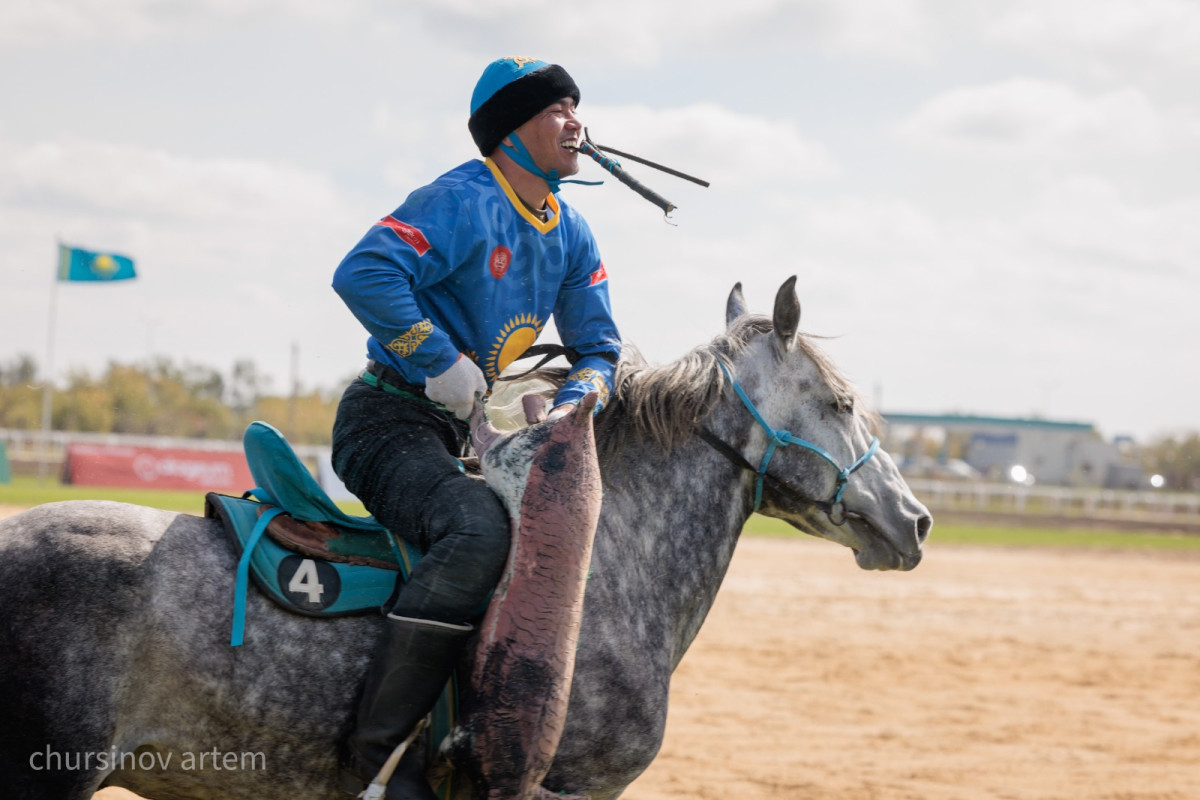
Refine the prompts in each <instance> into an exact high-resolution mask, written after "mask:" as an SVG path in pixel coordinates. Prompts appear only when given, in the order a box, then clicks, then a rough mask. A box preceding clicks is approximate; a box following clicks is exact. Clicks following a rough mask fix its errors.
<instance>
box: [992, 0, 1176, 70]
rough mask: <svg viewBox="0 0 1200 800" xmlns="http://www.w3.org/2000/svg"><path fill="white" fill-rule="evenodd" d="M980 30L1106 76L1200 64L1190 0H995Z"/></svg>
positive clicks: (1061, 61)
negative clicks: (1050, 0)
mask: <svg viewBox="0 0 1200 800" xmlns="http://www.w3.org/2000/svg"><path fill="white" fill-rule="evenodd" d="M990 6H991V7H990V9H989V13H988V14H987V23H988V24H987V25H986V26H985V27H984V28H983V34H984V36H986V37H989V38H991V39H993V40H995V41H1000V42H1004V43H1006V44H1008V45H1010V46H1014V47H1017V48H1019V49H1025V50H1032V51H1034V52H1036V53H1038V54H1039V55H1040V56H1042V57H1043V58H1046V59H1048V60H1050V61H1052V62H1054V63H1058V64H1066V65H1068V66H1072V67H1075V68H1077V69H1079V70H1081V71H1086V72H1089V73H1092V74H1095V75H1098V76H1103V77H1107V78H1110V79H1118V80H1127V79H1128V78H1129V77H1130V72H1131V71H1134V72H1138V73H1144V72H1156V71H1160V70H1167V71H1177V70H1193V69H1195V68H1196V67H1197V66H1200V5H1198V4H1196V3H1195V2H1193V1H1192V0H1054V2H1046V0H996V1H995V2H993V3H991V4H990Z"/></svg>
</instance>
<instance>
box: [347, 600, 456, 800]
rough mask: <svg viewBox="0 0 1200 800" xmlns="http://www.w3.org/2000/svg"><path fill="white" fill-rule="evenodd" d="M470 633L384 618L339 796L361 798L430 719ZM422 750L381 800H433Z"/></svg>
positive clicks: (407, 760)
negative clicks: (389, 760) (399, 748)
mask: <svg viewBox="0 0 1200 800" xmlns="http://www.w3.org/2000/svg"><path fill="white" fill-rule="evenodd" d="M472 630H474V629H473V628H472V627H471V626H470V625H451V624H449V623H446V622H435V621H433V620H423V619H410V618H408V617H395V616H392V615H391V614H389V615H388V616H387V632H386V633H385V634H384V638H383V643H382V646H381V647H380V648H379V650H378V651H377V652H376V654H375V659H374V660H373V661H372V662H371V665H370V667H368V669H367V679H366V683H365V685H364V686H363V693H362V699H361V700H359V705H358V718H357V720H356V721H355V729H354V731H353V732H352V733H351V734H350V737H349V739H347V741H346V753H345V756H344V758H343V763H342V769H341V784H342V789H343V790H345V791H346V792H347V793H349V794H358V793H359V792H361V791H362V790H363V789H364V788H365V787H366V785H367V784H368V783H370V782H371V780H372V779H374V778H375V775H376V774H377V773H378V772H379V769H380V767H382V766H383V762H384V761H386V760H387V757H388V756H390V755H391V754H392V751H393V750H394V749H396V745H398V744H400V742H402V741H404V739H405V737H407V736H408V735H409V734H410V733H411V732H412V730H413V728H414V727H416V725H417V723H418V722H420V721H421V719H422V718H424V717H425V715H426V714H428V713H429V711H430V709H431V708H433V704H434V703H436V702H437V699H438V697H439V696H440V695H441V693H442V690H443V689H444V688H445V686H446V681H447V680H449V678H450V674H451V672H452V671H453V670H454V665H455V663H456V662H457V661H458V657H459V656H460V655H461V654H462V649H463V645H464V643H465V642H466V640H467V638H468V637H469V636H470V635H471V632H472ZM422 749H423V748H418V747H413V748H411V749H410V750H409V751H408V752H406V753H405V754H404V758H403V759H401V761H400V766H399V767H397V768H396V772H395V774H394V775H393V776H392V779H391V781H389V782H388V787H387V794H386V795H385V797H386V800H437V795H435V794H434V792H433V790H432V789H431V788H430V786H429V784H428V783H427V782H426V780H425V775H424V770H423V769H422V768H421V762H423V760H424V759H423V757H422V753H421V752H420V751H421V750H422Z"/></svg>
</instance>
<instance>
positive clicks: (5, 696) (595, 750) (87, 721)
mask: <svg viewBox="0 0 1200 800" xmlns="http://www.w3.org/2000/svg"><path fill="white" fill-rule="evenodd" d="M793 284H794V279H790V280H789V281H788V282H787V283H785V284H784V285H783V287H782V288H781V289H780V291H779V295H778V297H777V298H776V304H775V310H774V314H773V317H772V318H767V317H763V316H758V315H750V314H748V313H746V309H745V307H744V300H743V297H742V293H741V288H740V285H739V286H737V287H735V288H734V291H733V293H732V294H731V295H730V297H729V304H728V306H727V318H728V327H727V330H726V331H725V333H724V334H722V335H720V336H718V337H717V338H715V339H714V340H713V341H712V342H711V343H709V344H706V345H703V346H701V347H698V348H696V349H695V350H693V351H692V352H690V353H689V354H688V355H686V356H684V357H683V358H682V359H680V360H679V361H677V362H674V363H672V364H667V365H664V366H656V367H650V366H647V365H645V364H642V363H633V362H632V361H630V360H628V359H627V360H626V361H624V362H623V363H622V365H621V367H620V369H619V371H618V375H617V379H616V381H615V383H616V385H615V386H614V388H613V393H612V397H611V399H610V400H609V405H608V408H607V409H606V410H605V411H604V412H603V413H602V414H600V415H598V417H597V418H596V436H597V442H598V447H599V451H600V460H601V468H602V473H603V476H604V500H603V507H602V511H601V516H600V522H599V527H598V529H597V533H596V538H595V545H594V550H593V555H592V562H591V563H592V574H591V577H590V579H589V581H588V585H587V592H586V599H585V605H584V612H583V621H582V629H581V632H580V636H579V650H578V654H577V657H576V662H575V676H574V682H573V684H572V687H571V694H570V705H569V708H568V714H567V722H566V728H565V730H564V732H563V734H562V738H561V741H560V744H559V748H558V752H557V754H556V756H555V759H554V762H553V766H552V768H551V770H550V772H549V774H548V775H547V777H546V779H545V780H544V782H543V787H544V789H545V790H548V791H549V792H551V793H563V794H568V795H582V796H587V797H590V798H592V800H604V799H605V798H614V797H617V796H618V795H619V794H621V792H622V791H624V789H625V788H626V787H627V786H629V784H630V783H631V782H632V781H633V780H634V779H635V778H637V777H638V775H640V774H641V773H642V771H643V770H645V769H646V767H647V766H649V764H650V762H651V761H652V760H653V759H654V757H655V754H656V753H657V751H658V748H659V745H660V743H661V742H662V737H663V729H664V725H665V723H666V718H667V695H668V691H669V689H670V682H671V673H672V671H673V670H674V669H675V667H676V666H677V665H678V664H679V661H680V659H681V658H682V657H683V654H684V652H685V651H686V650H687V648H688V646H689V645H690V643H691V642H692V640H693V638H694V637H695V636H696V633H697V632H698V631H699V630H700V626H701V624H702V623H703V622H704V618H705V615H706V614H707V613H708V610H709V608H710V607H711V606H712V603H713V600H714V598H715V596H716V593H717V588H718V587H719V586H720V584H721V580H722V577H723V576H724V574H725V571H726V569H727V567H728V566H729V562H730V558H731V557H732V555H733V549H734V546H735V544H736V543H737V539H738V534H739V532H740V530H741V528H742V526H743V524H744V523H745V522H746V519H747V518H748V517H749V515H750V513H751V511H752V509H753V507H754V505H755V498H756V494H757V493H758V492H760V491H761V498H760V500H761V507H760V508H759V511H760V512H761V513H763V514H767V515H769V516H773V517H778V518H780V519H784V520H786V521H788V522H789V523H791V524H792V525H794V526H795V527H797V528H798V529H800V530H802V531H804V532H806V533H810V534H813V535H816V536H820V537H823V538H826V539H831V540H833V541H835V542H839V543H841V544H843V545H846V546H847V547H849V548H851V549H853V551H854V554H855V558H856V559H857V561H858V564H859V566H860V567H862V568H863V569H912V568H913V567H915V566H916V565H917V563H918V562H919V561H920V559H921V545H922V542H923V540H924V539H925V537H926V535H927V534H928V532H929V529H930V527H931V525H932V520H931V518H930V516H929V513H928V511H927V510H926V509H925V507H924V506H923V505H922V504H921V503H920V502H919V501H918V500H917V499H916V498H915V497H913V495H912V494H911V493H910V492H909V490H908V488H907V486H906V485H905V483H904V481H903V479H902V478H901V477H900V474H899V472H898V471H897V469H896V467H895V465H894V463H893V462H892V460H891V458H890V457H889V456H888V455H887V454H886V453H884V452H883V451H882V450H879V451H878V452H872V441H873V440H872V435H871V433H870V430H869V418H868V416H867V415H866V413H865V412H864V411H863V410H861V408H860V406H859V405H858V404H857V402H856V397H855V394H854V392H853V390H852V388H851V387H850V386H849V384H848V383H847V382H846V381H845V380H844V379H843V378H842V377H841V376H840V375H839V373H838V372H837V371H836V370H835V369H834V368H833V366H832V365H831V364H830V363H829V361H828V360H827V359H826V358H825V357H824V356H823V355H822V354H821V353H820V352H819V351H818V350H816V349H815V347H814V346H813V345H812V343H811V342H810V340H809V339H808V338H806V337H805V336H804V335H803V334H798V332H797V328H798V325H799V321H800V307H799V302H798V300H797V299H796V296H795V292H794V290H793ZM735 381H736V383H735ZM739 389H740V391H741V392H743V393H744V395H745V402H744V401H743V399H742V398H741V397H740V396H739V394H738V390H739ZM748 404H749V405H748ZM752 409H753V410H752ZM756 414H757V418H756V416H755V415H756ZM768 429H770V434H768ZM788 432H790V434H789V433H788ZM800 440H803V442H801V441H800ZM816 448H819V449H820V450H822V451H824V454H822V453H820V452H818V451H817V449H816ZM768 452H769V453H770V455H769V458H765V459H764V456H766V455H767V454H768ZM764 462H765V463H764ZM831 462H832V463H831ZM852 465H853V466H854V467H855V468H854V470H853V472H852V473H851V472H850V471H849V470H850V467H851V466H852ZM760 469H761V470H765V473H766V474H765V477H763V478H761V486H760V478H759V476H758V475H756V473H757V472H758V471H759V470H760ZM837 523H841V524H837ZM798 555H799V554H798ZM234 567H235V557H234V555H233V553H232V552H231V550H230V548H229V546H228V544H227V543H226V541H225V535H224V533H223V532H222V530H221V529H220V528H219V524H218V523H216V522H213V521H209V520H205V519H200V518H198V517H194V516H189V515H186V514H176V513H169V512H166V511H160V510H155V509H150V508H142V507H137V506H130V505H123V504H118V503H110V502H101V501H96V502H69V503H55V504H51V505H46V506H41V507H39V508H35V509H32V510H30V511H28V512H26V513H24V514H21V515H18V516H16V517H13V518H10V519H8V520H6V521H5V522H3V523H0V620H2V623H0V795H2V796H4V797H6V798H20V799H21V800H34V799H35V798H36V799H41V798H46V799H47V800H51V799H53V800H84V799H85V798H88V797H89V796H90V795H91V794H92V792H94V791H96V790H97V789H98V788H99V787H101V786H103V785H121V786H126V787H128V788H130V789H133V790H134V791H136V792H138V793H140V794H143V795H145V796H147V797H151V798H155V800H171V799H172V798H218V797H220V798H247V799H249V798H253V799H254V800H275V799H276V798H278V799H279V800H285V799H286V800H297V799H298V798H335V797H337V796H338V794H337V792H336V790H335V788H334V774H335V771H336V769H335V763H336V753H337V750H338V743H339V741H340V740H341V738H342V737H343V736H344V735H345V734H346V733H347V732H348V730H349V726H350V720H351V714H352V712H353V708H354V701H355V697H356V694H357V691H358V688H359V684H360V681H361V677H362V675H363V672H364V670H365V668H366V665H367V661H368V658H369V656H370V654H371V652H372V650H373V648H374V644H375V639H376V636H377V635H378V634H379V632H380V626H381V624H382V620H381V619H380V618H378V617H375V616H372V615H367V616H358V617H347V618H339V619H332V620H329V619H326V620H313V619H309V618H306V617H302V616H298V615H295V614H291V613H288V612H286V611H283V610H281V609H279V608H278V607H276V606H275V605H273V604H272V602H271V601H269V600H267V599H264V598H263V597H262V596H260V595H259V594H258V593H257V592H252V593H251V597H250V602H249V608H248V619H249V620H250V621H251V624H250V627H249V630H248V634H247V640H246V644H245V646H243V647H241V648H238V649H234V648H231V647H230V646H229V644H228V638H229V624H230V607H231V601H232V597H233V579H234ZM798 574H799V573H798ZM798 580H802V578H798ZM731 690H733V691H736V687H731ZM780 691H786V688H785V687H780ZM114 764H115V765H118V766H119V767H120V768H119V769H117V770H116V771H112V766H113V765H114ZM51 767H57V769H51ZM458 785H459V786H460V787H466V786H467V785H468V782H465V781H464V782H459V783H458ZM468 791H469V790H468V789H466V788H462V789H461V793H460V795H459V796H460V797H465V796H466V793H467V792H468ZM543 794H545V792H543Z"/></svg>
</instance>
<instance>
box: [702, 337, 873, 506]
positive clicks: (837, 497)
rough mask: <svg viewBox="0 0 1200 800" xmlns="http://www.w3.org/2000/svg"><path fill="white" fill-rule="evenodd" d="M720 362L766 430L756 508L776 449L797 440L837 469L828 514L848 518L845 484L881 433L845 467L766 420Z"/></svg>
mask: <svg viewBox="0 0 1200 800" xmlns="http://www.w3.org/2000/svg"><path fill="white" fill-rule="evenodd" d="M718 363H719V364H720V365H721V370H722V371H723V372H724V373H725V377H726V378H728V379H729V383H730V385H732V386H733V390H734V391H735V392H737V396H738V397H739V398H740V399H741V401H742V404H743V405H744V406H746V410H747V411H749V412H750V416H752V417H754V421H755V422H757V423H758V424H759V426H760V427H761V428H762V429H763V431H764V432H765V433H766V434H767V439H768V442H767V451H766V452H765V453H763V457H762V461H761V462H759V465H758V472H757V475H758V478H757V479H756V480H755V482H754V510H755V511H758V507H759V506H760V505H762V490H763V478H764V477H766V474H767V467H768V466H769V465H770V464H771V458H772V457H773V456H774V455H775V451H776V449H778V448H780V447H786V446H787V445H790V444H794V445H799V446H800V447H804V448H807V449H808V450H811V451H813V452H814V453H816V454H817V455H819V456H820V457H821V458H823V459H825V460H826V461H828V462H829V463H830V464H832V465H833V468H834V469H836V470H837V471H838V477H837V490H836V491H835V492H834V494H833V500H832V502H830V503H829V509H828V511H827V513H828V514H829V518H830V520H832V521H833V523H834V524H835V525H841V524H842V523H843V522H845V521H846V510H845V506H843V505H842V493H843V492H845V491H846V484H847V483H848V482H849V481H850V476H851V475H852V474H853V473H854V472H855V470H857V469H858V468H859V467H861V466H862V465H863V464H866V463H867V462H868V461H870V460H871V456H873V455H875V451H876V450H878V449H879V437H878V436H873V437H871V446H870V447H868V448H867V452H865V453H863V454H862V455H861V456H860V457H859V458H858V460H857V461H855V462H854V463H853V464H851V465H850V466H848V467H842V466H840V465H839V464H838V462H837V459H835V458H834V457H833V456H831V455H829V453H827V452H826V451H825V450H824V448H821V447H819V446H817V445H815V444H813V443H812V442H807V441H805V440H804V439H801V438H799V437H797V436H793V435H792V434H791V432H789V431H777V430H775V429H774V428H772V427H771V426H770V425H769V424H767V421H766V420H765V419H763V415H762V414H760V413H759V411H758V409H757V408H755V406H754V403H752V402H751V401H750V398H749V397H747V396H746V392H745V390H743V389H742V386H741V384H739V383H738V382H737V381H736V380H735V379H734V377H733V374H732V373H730V371H729V367H727V366H725V363H724V362H723V361H721V362H718Z"/></svg>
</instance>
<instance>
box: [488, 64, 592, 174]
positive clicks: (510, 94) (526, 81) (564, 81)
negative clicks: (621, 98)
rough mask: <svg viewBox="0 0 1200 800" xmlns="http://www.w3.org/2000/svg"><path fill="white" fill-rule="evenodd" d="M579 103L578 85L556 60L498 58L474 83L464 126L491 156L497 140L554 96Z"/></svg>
mask: <svg viewBox="0 0 1200 800" xmlns="http://www.w3.org/2000/svg"><path fill="white" fill-rule="evenodd" d="M564 97H570V98H571V99H573V100H574V101H575V103H576V105H578V104H579V87H578V86H576V85H575V81H574V80H572V79H571V76H570V75H568V74H567V71H566V70H565V69H563V68H562V67H560V66H558V65H557V64H547V63H546V62H545V61H541V60H539V59H536V58H528V57H525V56H506V57H505V58H498V59H496V60H495V61H493V62H492V63H491V64H488V65H487V69H485V70H484V71H483V76H482V77H480V79H479V82H478V83H476V84H475V92H474V93H473V94H472V95H471V118H470V119H469V120H468V121H467V127H468V128H469V129H470V131H471V138H473V139H474V140H475V144H476V145H477V146H478V147H479V152H480V153H482V154H483V155H485V156H490V155H491V154H492V151H493V150H495V149H496V147H497V145H499V144H500V141H501V140H502V139H503V138H504V137H505V136H508V135H509V134H510V133H512V132H513V131H515V130H516V129H517V128H519V127H521V126H522V125H524V124H525V123H526V122H528V121H529V120H530V119H531V118H532V117H533V115H534V114H536V113H538V112H539V111H541V110H542V109H543V108H545V107H546V106H548V105H550V104H551V103H553V102H554V101H556V100H561V99H562V98H564Z"/></svg>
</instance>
